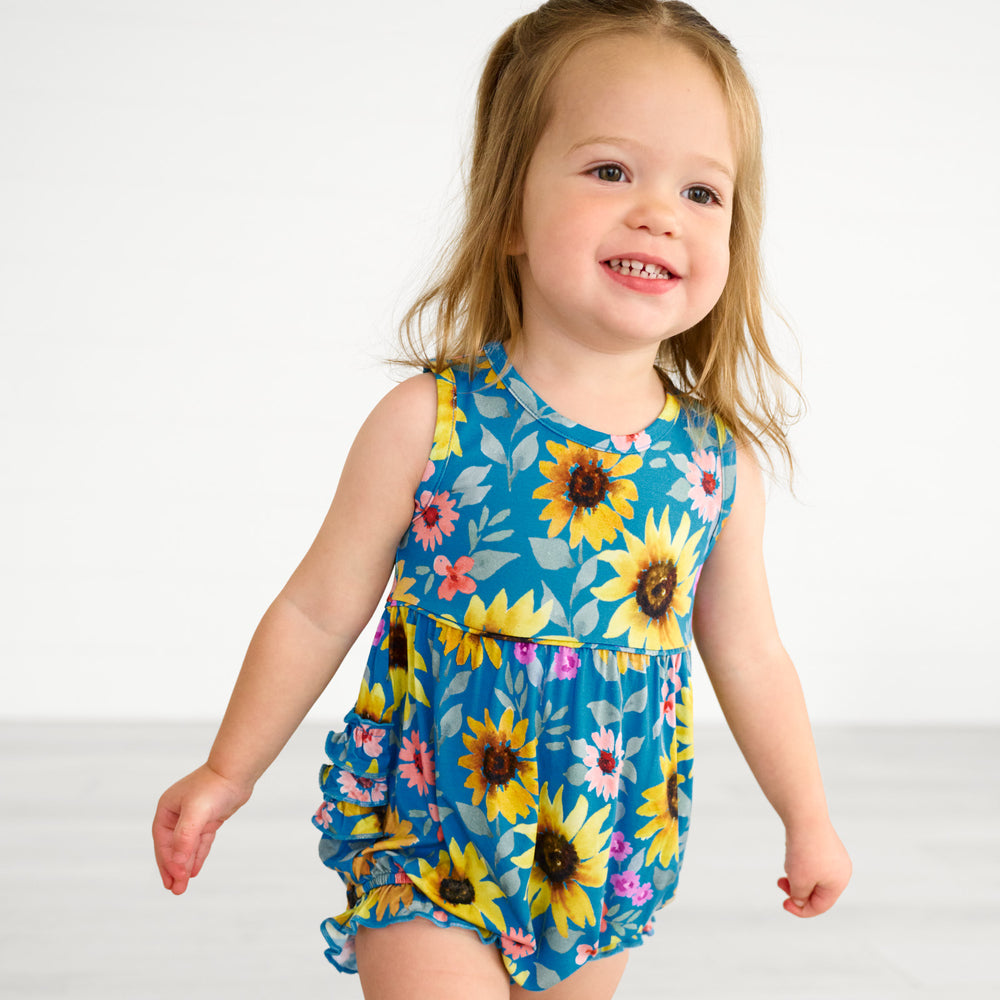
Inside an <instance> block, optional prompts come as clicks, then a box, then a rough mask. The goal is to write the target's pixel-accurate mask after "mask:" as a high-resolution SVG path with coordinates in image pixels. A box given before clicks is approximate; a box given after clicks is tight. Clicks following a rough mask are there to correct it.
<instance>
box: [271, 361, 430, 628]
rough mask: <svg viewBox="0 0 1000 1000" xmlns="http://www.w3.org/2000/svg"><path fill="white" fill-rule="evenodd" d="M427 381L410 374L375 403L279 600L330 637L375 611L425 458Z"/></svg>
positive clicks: (357, 625)
mask: <svg viewBox="0 0 1000 1000" xmlns="http://www.w3.org/2000/svg"><path fill="white" fill-rule="evenodd" d="M436 414H437V388H436V386H435V380H434V376H433V375H423V374H421V375H416V376H414V377H413V378H409V379H407V380H406V381H405V382H401V383H400V384H399V385H397V386H395V387H393V388H392V389H391V390H390V391H389V392H388V393H386V395H385V396H384V397H383V398H382V399H381V400H380V401H379V402H378V403H377V404H376V406H375V408H374V409H373V410H372V411H371V413H370V414H369V415H368V418H367V419H366V420H365V422H364V424H362V426H361V429H360V430H359V431H358V434H357V437H356V438H355V439H354V443H353V444H352V445H351V449H350V451H349V452H348V455H347V460H346V461H345V463H344V470H343V473H342V474H341V477H340V483H339V485H338V486H337V491H336V493H335V495H334V497H333V502H332V503H331V505H330V509H329V511H328V512H327V515H326V518H325V519H324V521H323V524H322V525H321V526H320V529H319V532H318V534H317V535H316V538H315V540H314V541H313V543H312V545H311V546H310V548H309V551H308V552H307V553H306V555H305V557H304V558H303V560H302V562H301V563H300V564H299V566H298V568H297V569H296V570H295V572H294V573H293V574H292V577H291V579H290V580H289V581H288V583H287V584H286V586H285V588H284V594H285V596H286V597H287V598H289V599H290V600H291V601H292V602H293V603H294V604H295V605H296V606H297V607H298V608H299V609H300V610H302V611H303V612H304V613H305V614H306V615H307V616H308V617H309V618H310V619H311V620H312V621H313V622H315V623H316V624H317V625H319V626H320V627H321V628H323V629H324V630H325V631H327V632H329V633H331V634H332V633H334V632H336V633H339V634H348V635H352V636H353V635H356V634H357V631H358V630H359V629H360V628H361V627H363V625H364V623H365V622H367V620H368V618H369V617H370V616H371V614H372V611H373V610H374V608H375V606H376V604H377V602H378V599H379V596H380V594H381V592H382V588H383V587H384V585H385V582H386V580H387V578H388V576H389V572H390V570H391V568H392V563H393V559H394V555H395V551H396V546H397V545H398V544H399V540H400V538H401V537H402V536H403V534H404V533H405V532H406V530H407V529H408V527H409V524H410V519H411V518H412V516H413V496H414V492H415V491H416V488H417V486H418V485H419V483H420V480H421V479H422V477H423V473H424V470H425V469H426V467H427V460H428V458H429V457H430V452H431V447H432V444H433V440H434V426H435V423H436Z"/></svg>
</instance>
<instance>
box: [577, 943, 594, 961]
mask: <svg viewBox="0 0 1000 1000" xmlns="http://www.w3.org/2000/svg"><path fill="white" fill-rule="evenodd" d="M596 954H597V949H596V948H595V947H594V946H593V945H592V944H578V945H577V946H576V964H577V965H583V963H584V962H586V961H587V960H588V959H591V958H593V957H594V956H595V955H596Z"/></svg>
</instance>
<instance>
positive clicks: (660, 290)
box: [601, 264, 681, 295]
mask: <svg viewBox="0 0 1000 1000" xmlns="http://www.w3.org/2000/svg"><path fill="white" fill-rule="evenodd" d="M601 267H602V268H604V271H605V273H606V274H607V275H608V276H609V277H610V278H611V279H612V281H616V282H617V283H618V284H619V285H623V286H624V287H625V288H629V289H631V290H632V291H633V292H644V293H645V294H646V295H663V294H665V293H666V292H669V291H670V289H671V288H674V287H675V286H676V285H678V284H679V283H680V280H681V279H680V278H678V277H677V275H675V274H674V275H671V276H670V277H669V278H636V277H634V276H633V275H631V274H622V273H621V272H620V271H615V270H613V269H612V268H611V267H610V266H609V265H608V264H601Z"/></svg>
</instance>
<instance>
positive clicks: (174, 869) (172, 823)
mask: <svg viewBox="0 0 1000 1000" xmlns="http://www.w3.org/2000/svg"><path fill="white" fill-rule="evenodd" d="M252 791H253V788H252V786H251V787H250V788H246V787H244V786H240V785H238V784H236V783H235V782H232V781H229V780H228V779H227V778H224V777H223V776H222V775H221V774H218V773H217V772H216V771H213V770H212V769H211V768H210V767H209V766H208V765H207V764H205V765H203V766H202V767H199V768H198V770H197V771H192V772H191V773H190V774H189V775H188V776H187V777H186V778H181V780H180V781H178V782H177V784H175V785H171V786H170V788H168V789H167V790H166V791H165V792H164V793H163V795H162V796H160V801H159V803H157V806H156V816H155V817H154V818H153V848H154V850H155V852H156V863H157V866H158V867H159V869H160V878H161V879H163V887H164V888H165V889H169V890H170V891H171V892H172V893H174V894H175V895H177V896H179V895H180V894H181V893H182V892H184V890H185V889H186V888H187V886H188V880H189V879H192V878H194V877H195V875H197V874H198V872H200V871H201V866H202V865H203V864H204V863H205V858H206V857H208V852H209V850H210V849H211V847H212V841H213V840H214V839H215V834H216V831H217V830H218V829H219V827H220V826H222V824H223V823H224V822H225V821H226V820H227V819H229V817H230V816H232V815H233V813H234V812H236V810H237V809H239V808H240V806H242V805H243V804H244V803H245V802H246V801H247V799H249V798H250V794H251V792H252Z"/></svg>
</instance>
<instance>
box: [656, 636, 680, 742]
mask: <svg viewBox="0 0 1000 1000" xmlns="http://www.w3.org/2000/svg"><path fill="white" fill-rule="evenodd" d="M680 671H681V655H680V653H674V654H673V656H671V657H670V666H669V667H668V669H667V676H666V678H665V679H664V681H663V686H662V687H661V688H660V697H661V698H662V699H663V715H664V718H665V719H666V720H667V724H668V725H670V726H674V725H676V724H677V715H676V709H677V691H678V689H679V688H680V685H681V675H680Z"/></svg>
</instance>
